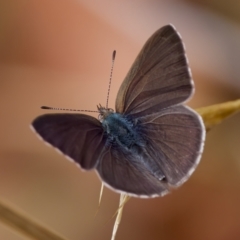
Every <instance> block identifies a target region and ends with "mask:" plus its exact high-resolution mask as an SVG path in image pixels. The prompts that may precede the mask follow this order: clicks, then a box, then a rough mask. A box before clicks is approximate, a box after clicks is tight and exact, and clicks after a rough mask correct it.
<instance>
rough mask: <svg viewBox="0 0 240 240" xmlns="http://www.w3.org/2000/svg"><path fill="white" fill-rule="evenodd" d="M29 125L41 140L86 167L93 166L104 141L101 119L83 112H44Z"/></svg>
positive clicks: (99, 154) (87, 168)
mask: <svg viewBox="0 0 240 240" xmlns="http://www.w3.org/2000/svg"><path fill="white" fill-rule="evenodd" d="M32 126H33V128H34V129H35V131H36V132H37V134H38V135H40V136H41V137H42V138H43V140H44V141H46V142H48V143H50V144H51V145H52V146H53V147H55V148H57V149H59V150H60V151H61V152H62V153H63V154H65V155H66V156H68V157H70V158H71V159H73V160H74V161H75V162H77V163H78V164H80V166H81V167H82V168H84V169H86V170H89V169H92V168H94V167H95V166H96V164H97V161H98V159H99V157H100V156H101V152H102V151H103V149H104V146H105V142H106V139H105V138H104V135H103V130H102V126H101V123H100V122H99V121H98V120H97V119H95V118H93V117H91V116H87V115H84V114H46V115H42V116H39V117H37V118H36V119H35V120H34V121H33V123H32Z"/></svg>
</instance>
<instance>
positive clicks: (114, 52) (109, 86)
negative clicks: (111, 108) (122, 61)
mask: <svg viewBox="0 0 240 240" xmlns="http://www.w3.org/2000/svg"><path fill="white" fill-rule="evenodd" d="M115 57H116V51H115V50H114V51H113V54H112V67H111V72H110V80H109V85H108V93H107V103H106V108H108V99H109V93H110V88H111V81H112V74H113V66H114V61H115Z"/></svg>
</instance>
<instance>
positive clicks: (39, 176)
mask: <svg viewBox="0 0 240 240" xmlns="http://www.w3.org/2000/svg"><path fill="white" fill-rule="evenodd" d="M239 11H240V4H239V2H238V1H233V0H232V1H214V0H205V1H199V0H188V1H180V0H179V1H173V0H172V1H167V0H165V1H163V0H162V1H160V0H158V1H157V0H156V1H154V0H150V1H144V0H140V1H127V0H121V1H109V0H102V1H91V0H90V1H87V0H78V1H77V0H51V1H49V0H35V1H31V0H1V1H0V112H1V113H0V114H1V118H0V119H1V120H0V121H1V125H0V200H2V201H4V202H6V203H8V204H9V205H11V206H14V207H16V208H17V209H20V210H21V211H23V212H25V213H26V214H27V215H28V216H30V217H32V218H33V219H36V220H37V221H38V222H40V223H42V224H44V225H45V226H47V227H48V228H50V229H53V230H54V231H56V232H58V233H60V234H62V235H64V236H65V237H66V238H68V239H69V240H79V239H84V240H85V239H86V240H95V239H98V240H105V239H110V236H111V232H112V227H113V222H114V221H113V220H110V221H109V222H108V223H107V224H105V223H106V222H107V221H108V220H109V219H111V217H112V215H113V214H114V213H115V211H116V209H117V207H118V199H119V195H118V194H116V193H114V192H112V191H110V190H108V189H106V190H105V191H104V195H103V201H102V204H101V208H100V211H99V213H98V215H97V217H96V219H95V220H94V219H93V216H94V214H95V211H96V209H97V204H98V196H99V190H100V181H99V179H98V177H97V175H96V174H95V172H94V171H93V172H88V173H85V172H82V171H80V170H79V168H77V167H76V166H75V165H74V164H72V163H70V162H69V161H67V160H66V159H65V158H64V157H62V156H60V155H59V154H57V153H56V152H55V151H54V150H53V149H51V148H48V147H46V145H44V144H43V143H42V142H41V141H39V140H38V138H37V137H36V136H35V135H34V134H33V133H32V132H31V131H30V129H29V124H30V123H31V121H32V120H33V119H34V118H35V117H36V116H38V115H40V114H43V113H45V111H43V110H41V109H40V108H39V107H40V106H41V105H49V106H56V107H63V108H64V107H66V108H68V107H69V108H77V109H90V110H95V109H96V105H97V104H99V103H102V104H105V101H106V94H107V88H108V80H109V72H110V66H111V54H112V51H113V50H114V49H116V50H117V58H116V62H115V67H114V73H113V83H112V88H111V93H110V107H111V106H112V107H114V101H115V97H116V93H117V90H118V88H119V86H120V84H121V82H122V80H123V78H124V76H125V74H126V73H127V71H128V69H129V67H130V66H131V64H132V62H133V60H134V58H135V57H136V55H137V53H138V52H139V50H140V49H141V47H142V45H143V44H144V42H145V41H146V40H147V38H148V37H149V36H150V35H151V34H152V33H153V32H154V31H155V30H157V29H158V28H159V27H161V26H163V25H165V24H168V23H172V24H174V25H175V27H176V28H177V30H178V31H179V32H180V33H181V35H182V37H183V40H184V42H185V45H186V48H187V55H188V57H189V62H190V65H191V68H192V72H193V77H194V80H195V85H196V93H195V95H194V97H193V99H192V100H191V101H190V103H189V105H190V106H192V107H194V108H198V107H202V106H206V105H210V104H215V103H220V102H224V101H229V100H234V99H237V98H240V67H239V62H240V17H239V16H240V15H239ZM95 116H96V115H95ZM239 143H240V114H236V115H235V116H234V117H232V118H230V119H228V120H226V121H225V122H224V123H223V124H221V125H219V126H217V127H215V128H214V129H213V130H212V131H210V132H209V133H208V134H207V140H206V145H205V151H204V154H203V158H202V161H201V163H200V165H199V167H198V168H197V170H196V171H195V173H194V174H193V176H192V177H191V178H190V180H189V181H188V182H186V183H185V184H184V185H183V186H182V187H180V188H179V189H177V190H175V191H174V192H173V193H171V194H169V195H167V196H165V197H163V198H155V199H150V200H143V199H136V198H132V199H131V200H130V201H129V202H128V203H127V205H126V206H125V209H124V213H123V219H122V222H121V225H120V228H119V231H118V233H117V239H127V240H128V239H131V240H145V239H151V240H158V239H161V240H176V239H178V240H181V239H184V240H192V239H194V240H203V239H204V240H208V239H209V240H225V239H226V240H238V239H240V146H239ZM0 239H1V240H20V239H24V238H23V237H22V236H20V235H17V234H16V233H14V232H13V231H11V229H9V228H6V227H5V225H2V224H0Z"/></svg>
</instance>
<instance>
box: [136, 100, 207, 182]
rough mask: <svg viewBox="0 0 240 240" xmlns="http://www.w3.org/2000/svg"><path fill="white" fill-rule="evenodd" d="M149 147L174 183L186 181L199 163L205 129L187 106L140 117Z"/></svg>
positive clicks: (149, 151)
mask: <svg viewBox="0 0 240 240" xmlns="http://www.w3.org/2000/svg"><path fill="white" fill-rule="evenodd" d="M139 121H140V123H139V124H140V125H141V128H142V129H143V133H144V134H143V135H144V138H145V139H146V140H147V142H148V146H147V147H146V150H147V152H148V154H149V155H150V156H152V158H153V159H154V160H155V162H156V163H158V164H159V165H160V166H161V170H162V172H163V173H164V175H165V176H166V180H167V182H168V183H169V184H170V185H171V186H174V187H177V186H179V185H181V184H182V183H183V182H185V181H186V180H187V179H188V178H189V177H190V175H191V174H192V172H193V171H194V170H195V168H196V166H197V164H198V163H199V160H200V157H201V154H202V151H203V145H204V139H205V129H204V126H203V122H202V120H201V118H200V117H199V116H198V115H197V114H196V113H195V112H194V111H192V110H190V109H189V108H187V107H185V106H181V105H180V106H175V107H171V108H168V109H165V110H163V111H161V112H160V113H155V114H153V115H148V116H145V117H142V118H140V119H139Z"/></svg>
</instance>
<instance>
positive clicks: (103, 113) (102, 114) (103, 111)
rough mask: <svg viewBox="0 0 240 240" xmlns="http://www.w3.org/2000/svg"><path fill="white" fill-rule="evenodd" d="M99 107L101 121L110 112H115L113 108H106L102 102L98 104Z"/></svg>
mask: <svg viewBox="0 0 240 240" xmlns="http://www.w3.org/2000/svg"><path fill="white" fill-rule="evenodd" d="M97 109H98V111H99V116H98V119H99V121H100V122H102V121H103V120H104V119H106V118H107V117H108V116H109V115H110V114H112V113H114V110H113V109H112V108H105V107H103V106H102V105H101V104H99V105H97Z"/></svg>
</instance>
